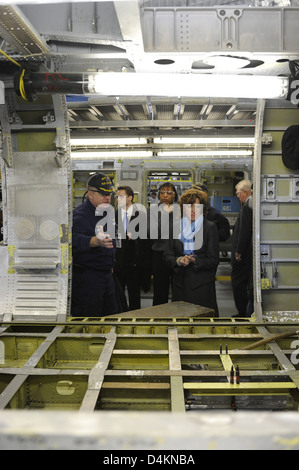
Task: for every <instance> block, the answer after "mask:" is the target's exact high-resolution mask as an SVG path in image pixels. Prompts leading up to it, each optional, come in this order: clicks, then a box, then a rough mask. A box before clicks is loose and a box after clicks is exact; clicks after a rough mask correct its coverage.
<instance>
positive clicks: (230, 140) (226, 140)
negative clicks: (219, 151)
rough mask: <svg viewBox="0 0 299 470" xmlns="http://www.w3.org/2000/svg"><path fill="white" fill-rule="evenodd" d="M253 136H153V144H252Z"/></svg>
mask: <svg viewBox="0 0 299 470" xmlns="http://www.w3.org/2000/svg"><path fill="white" fill-rule="evenodd" d="M254 142H255V139H254V137H155V138H154V144H207V145H209V144H219V145H220V144H244V145H254Z"/></svg>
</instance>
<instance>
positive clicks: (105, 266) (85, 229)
mask: <svg viewBox="0 0 299 470" xmlns="http://www.w3.org/2000/svg"><path fill="white" fill-rule="evenodd" d="M112 192H113V185H112V181H111V180H110V178H108V177H107V176H106V175H105V174H104V173H98V174H95V175H93V176H92V177H91V178H90V179H89V180H88V184H87V199H86V200H85V202H83V203H82V204H81V205H80V206H78V207H77V208H75V210H74V214H73V283H72V307H71V314H72V316H80V317H82V316H85V317H86V316H106V315H111V314H114V313H116V312H117V303H116V295H115V287H114V280H113V273H112V268H113V265H114V261H115V237H113V236H112V234H109V233H107V231H106V227H107V223H106V224H105V225H101V221H103V224H104V222H105V221H106V222H107V214H108V213H109V214H110V218H111V211H110V212H109V209H110V210H111V209H112V206H111V205H110V202H111V194H112ZM99 208H100V209H102V210H101V211H100V212H101V214H102V215H97V214H98V213H99V211H98V209H99ZM105 211H106V212H105ZM113 213H114V211H113ZM109 214H108V217H109ZM110 222H111V221H110ZM112 222H113V221H112ZM108 226H109V224H108ZM110 227H111V224H110ZM96 233H97V235H96Z"/></svg>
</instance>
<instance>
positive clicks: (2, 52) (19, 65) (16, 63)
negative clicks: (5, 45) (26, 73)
mask: <svg viewBox="0 0 299 470" xmlns="http://www.w3.org/2000/svg"><path fill="white" fill-rule="evenodd" d="M0 52H1V54H3V55H4V56H5V57H6V58H7V59H8V60H10V61H11V62H13V63H14V64H15V65H17V66H18V67H21V64H19V63H18V62H16V61H15V60H14V59H12V58H11V57H9V55H7V54H6V52H4V51H2V49H0Z"/></svg>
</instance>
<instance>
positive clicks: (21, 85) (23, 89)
mask: <svg viewBox="0 0 299 470" xmlns="http://www.w3.org/2000/svg"><path fill="white" fill-rule="evenodd" d="M0 53H1V54H3V55H4V56H5V57H6V58H7V59H8V60H10V61H11V62H12V63H13V64H15V65H17V66H18V67H21V64H19V63H18V62H17V61H15V60H14V59H12V58H11V57H9V55H7V54H6V52H4V51H3V50H2V49H0ZM24 74H25V69H23V70H22V73H21V76H20V81H19V90H20V93H21V96H22V98H23V100H27V96H26V92H25V85H24Z"/></svg>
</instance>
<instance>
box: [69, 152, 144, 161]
mask: <svg viewBox="0 0 299 470" xmlns="http://www.w3.org/2000/svg"><path fill="white" fill-rule="evenodd" d="M152 156H153V153H152V152H151V151H149V150H140V151H139V150H136V151H134V150H132V151H129V150H128V151H126V152H123V151H119V152H117V151H109V152H105V151H103V152H94V151H89V152H88V151H86V152H71V158H72V159H73V160H77V159H78V160H82V159H86V160H94V159H101V158H103V159H105V158H149V157H152Z"/></svg>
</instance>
